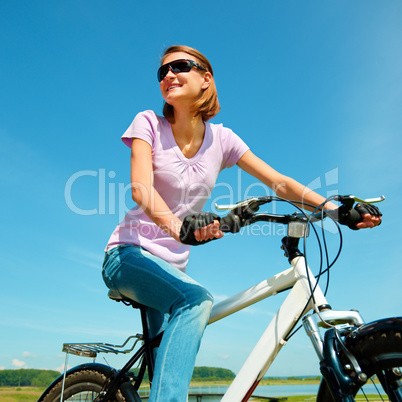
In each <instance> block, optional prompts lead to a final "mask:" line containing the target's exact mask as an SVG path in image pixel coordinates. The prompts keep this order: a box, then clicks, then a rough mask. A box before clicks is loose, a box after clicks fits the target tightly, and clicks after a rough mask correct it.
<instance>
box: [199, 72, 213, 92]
mask: <svg viewBox="0 0 402 402" xmlns="http://www.w3.org/2000/svg"><path fill="white" fill-rule="evenodd" d="M211 81H212V74H211V73H210V72H209V71H207V72H205V73H204V82H203V84H202V85H201V88H202V89H203V90H205V89H207V88H208V87H209V86H210V85H211Z"/></svg>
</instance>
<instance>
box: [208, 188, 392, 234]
mask: <svg viewBox="0 0 402 402" xmlns="http://www.w3.org/2000/svg"><path fill="white" fill-rule="evenodd" d="M333 199H334V200H335V201H339V202H340V203H341V206H340V207H339V208H338V209H336V210H322V211H318V212H315V213H295V214H292V215H278V214H270V213H261V214H256V212H257V211H258V210H259V208H260V206H261V205H264V204H267V203H269V202H271V201H274V200H281V201H286V200H283V199H280V198H278V197H274V196H263V197H253V198H250V199H248V200H244V201H241V202H239V203H237V204H235V205H221V206H219V205H217V204H215V207H216V209H217V210H227V209H230V210H231V212H230V213H229V214H228V215H226V216H225V217H223V218H221V220H220V229H221V230H222V231H223V232H231V233H237V232H238V231H239V230H240V229H241V228H242V227H244V226H247V225H250V224H252V223H255V222H260V221H263V222H273V223H281V224H286V225H289V224H293V223H294V224H297V223H299V224H302V225H303V224H304V225H307V224H308V223H309V222H317V221H320V220H323V219H324V218H326V217H327V216H329V217H331V218H332V219H334V220H335V221H338V222H339V223H341V224H344V225H347V226H349V227H350V228H351V229H356V224H357V223H359V222H361V221H362V217H361V215H360V213H359V212H358V211H357V210H356V209H354V208H353V204H354V203H355V201H357V202H362V203H364V204H372V203H376V202H381V201H383V200H384V199H385V197H384V196H381V197H378V198H371V199H366V200H362V199H360V198H357V197H355V196H352V195H347V196H335V197H333ZM291 203H292V202H291Z"/></svg>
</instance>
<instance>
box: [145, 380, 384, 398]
mask: <svg viewBox="0 0 402 402" xmlns="http://www.w3.org/2000/svg"><path fill="white" fill-rule="evenodd" d="M318 387H319V384H306V385H260V386H258V387H257V388H256V390H255V391H254V394H253V395H255V396H268V397H287V396H292V395H317V392H318ZM227 389H228V386H227V385H212V386H202V387H191V388H190V394H191V393H197V394H203V397H202V399H201V401H202V402H219V401H220V400H221V398H222V397H221V396H212V395H211V396H207V395H205V394H220V395H223V394H224V393H225V392H226V391H227ZM364 390H365V392H366V393H367V394H376V393H377V391H376V389H375V387H374V385H372V384H368V385H366V386H365V388H364ZM204 395H205V396H204ZM140 396H141V398H142V397H143V396H145V394H143V395H141V393H140ZM145 400H146V399H145ZM195 401H197V398H196V397H195V396H190V397H189V402H195Z"/></svg>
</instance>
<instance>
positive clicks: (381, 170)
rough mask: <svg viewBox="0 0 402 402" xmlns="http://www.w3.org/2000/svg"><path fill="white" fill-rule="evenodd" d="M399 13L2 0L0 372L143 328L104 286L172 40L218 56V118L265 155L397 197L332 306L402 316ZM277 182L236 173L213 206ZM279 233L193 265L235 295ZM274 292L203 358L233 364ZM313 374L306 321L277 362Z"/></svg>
mask: <svg viewBox="0 0 402 402" xmlns="http://www.w3.org/2000/svg"><path fill="white" fill-rule="evenodd" d="M401 19H402V4H401V2H400V1H397V0H385V1H382V2H378V1H373V0H369V1H360V0H357V1H353V2H351V1H346V0H338V1H336V2H335V1H318V0H305V1H303V2H300V1H281V2H280V1H272V0H268V1H254V0H251V1H249V2H247V4H246V3H245V2H240V1H236V0H235V1H233V0H232V1H217V2H212V1H205V2H202V3H194V2H190V1H186V2H183V1H176V2H165V1H164V2H162V1H149V2H137V1H120V2H109V1H76V0H69V1H66V0H60V1H40V2H39V1H36V2H32V1H22V0H21V1H2V2H1V3H0V35H1V36H0V60H1V61H0V88H1V91H0V96H1V108H0V139H1V147H0V161H1V167H2V174H1V176H0V183H1V193H2V196H1V199H0V205H1V222H2V225H1V226H2V230H1V233H0V239H1V245H2V247H1V249H2V261H1V264H0V269H1V282H0V284H1V285H0V286H1V292H0V306H1V307H0V308H1V310H0V317H1V319H0V345H1V346H0V367H1V368H6V369H9V368H20V367H28V368H48V369H57V368H60V367H62V365H63V362H64V357H63V355H62V353H61V345H62V343H63V342H95V341H106V342H110V343H117V344H118V343H121V342H122V341H123V340H124V339H125V337H126V336H128V335H130V334H132V333H137V332H139V320H138V317H137V314H136V313H134V312H132V311H130V310H129V309H128V308H126V307H124V306H122V305H120V304H117V303H114V302H112V301H109V300H108V298H107V297H106V294H107V289H106V287H105V285H104V284H103V281H102V279H101V273H100V267H101V263H102V259H103V249H104V246H105V244H106V242H107V240H108V238H109V236H110V233H111V232H112V230H113V229H114V227H115V225H116V224H117V223H118V221H119V219H120V216H121V214H123V213H124V211H125V208H129V207H130V206H132V203H131V201H130V194H129V192H128V191H127V184H128V182H129V174H130V172H129V156H130V155H129V149H128V148H126V147H125V146H124V145H123V143H122V142H121V140H120V136H121V135H122V133H123V132H124V131H125V129H126V128H127V127H128V125H129V124H130V123H131V121H132V119H133V118H134V116H135V114H136V113H138V112H140V111H142V110H145V109H153V110H155V111H157V112H158V113H161V108H162V98H161V96H160V93H159V86H158V83H157V80H156V70H157V68H158V64H159V58H160V55H161V54H162V52H163V50H164V49H165V48H166V47H167V46H169V45H173V44H186V45H189V46H192V47H195V48H197V49H199V50H200V51H201V52H203V53H204V54H206V56H207V57H208V58H209V59H210V61H211V63H212V65H213V67H214V72H215V78H216V83H217V88H218V94H219V99H220V103H221V106H222V110H221V112H220V113H219V114H218V116H217V117H216V118H215V119H214V122H216V123H223V124H224V125H225V126H228V127H230V128H232V129H233V130H234V131H235V132H236V133H237V134H239V135H240V136H241V137H242V138H243V139H244V141H245V142H246V143H247V144H248V145H249V146H250V147H251V149H252V150H253V151H254V152H255V153H256V154H257V155H258V156H260V157H261V158H263V159H264V160H265V161H266V162H267V163H269V164H270V165H272V166H273V167H274V168H276V169H277V170H279V171H280V172H282V173H284V174H286V175H289V176H291V177H293V178H295V179H296V180H298V181H300V182H302V183H303V184H306V185H310V186H311V187H313V188H314V189H316V190H317V191H318V192H320V193H321V194H322V195H324V196H325V195H327V194H331V193H332V192H334V191H337V192H339V193H341V194H350V193H352V194H355V195H358V196H360V197H374V196H379V195H382V194H384V195H385V196H386V197H387V199H386V201H385V202H384V203H383V204H382V205H381V209H382V211H383V213H384V222H383V224H382V226H380V228H378V229H376V230H373V231H371V230H367V231H359V232H352V231H350V230H346V229H345V230H344V242H345V244H344V251H343V253H342V255H341V258H340V260H339V262H338V263H337V265H336V266H335V268H334V269H333V271H332V274H331V287H330V290H329V294H328V301H329V302H330V304H331V305H332V306H333V307H334V308H336V309H350V308H356V309H359V310H360V311H361V313H362V314H363V316H364V318H365V319H366V320H367V321H371V320H374V319H376V318H379V317H384V316H392V315H401V310H402V302H401V300H402V298H401V291H400V288H401V279H402V275H401V269H400V267H399V264H398V262H397V261H398V259H397V257H398V251H399V250H398V249H399V245H400V242H401V240H402V235H401V227H402V220H401V217H400V213H399V210H400V197H401V195H402V194H401V179H400V177H401V174H402V171H401V167H400V166H401V164H400V159H401V156H400V149H401V145H402V141H401V130H402V113H401V110H402V53H401V51H400V50H401V49H400V44H401V43H402V26H401V24H400V21H401ZM69 188H71V191H69V190H68V189H69ZM66 189H67V191H66ZM266 193H270V190H269V189H267V188H264V187H263V186H260V185H257V184H256V182H255V180H254V179H252V178H250V177H247V175H246V174H245V173H241V172H240V171H239V170H238V169H237V168H232V169H229V170H226V171H224V172H222V174H221V176H220V178H219V183H218V186H217V188H216V191H214V193H213V194H212V197H211V200H212V201H211V202H214V201H215V200H217V199H219V200H220V201H221V202H224V203H227V202H228V201H229V200H230V201H237V200H239V199H242V198H245V197H247V196H251V195H261V194H266ZM211 202H208V203H207V207H206V209H212V205H211ZM265 233H267V232H265ZM280 235H281V233H280V228H275V229H274V228H272V232H270V233H267V235H265V236H259V235H257V234H256V233H250V232H246V233H242V234H238V235H236V236H227V237H225V238H224V239H223V240H220V241H219V242H218V241H216V242H214V243H211V244H209V245H208V246H204V247H197V248H194V250H193V253H192V257H191V260H190V264H189V267H188V273H189V274H190V275H191V276H193V277H194V278H196V280H198V281H199V282H201V283H202V284H203V285H204V286H206V287H207V288H208V289H209V290H210V291H211V292H212V293H213V294H214V295H215V297H216V299H217V300H221V299H222V298H224V297H225V296H231V295H233V294H235V293H237V292H239V291H241V290H243V289H245V288H247V287H250V286H252V285H254V284H256V283H258V282H260V281H262V280H264V279H266V278H268V277H270V276H272V275H273V274H275V273H277V272H278V271H280V270H283V269H286V268H287V267H288V263H287V261H286V259H285V258H283V256H282V251H281V250H280V248H279V247H280V238H281V236H280ZM328 241H329V244H330V246H332V247H331V252H332V253H333V255H334V254H335V252H336V238H335V236H332V235H331V233H329V240H328ZM310 243H311V246H310V247H311V248H309V250H310V253H309V261H310V264H311V268H312V270H313V271H314V270H316V269H317V264H316V260H315V259H314V250H316V246H315V245H314V244H315V243H314V240H313V239H312V238H311V240H310V242H309V243H308V244H310ZM281 297H282V296H277V297H275V298H273V299H272V300H271V299H270V300H268V301H264V302H263V303H261V304H260V305H256V306H253V307H252V308H250V309H248V310H246V311H244V312H241V313H239V314H237V315H235V316H233V317H230V318H228V319H226V320H224V321H222V322H220V323H216V324H213V325H212V326H211V327H209V328H208V329H207V332H206V335H205V338H204V342H203V345H202V347H201V350H200V353H199V357H198V361H197V365H209V366H220V367H226V368H229V369H232V370H233V371H238V370H239V369H240V367H241V364H242V362H243V361H244V359H245V358H246V356H247V355H248V353H249V352H250V350H251V348H252V346H253V344H255V343H256V341H257V339H258V338H259V336H260V335H261V334H262V332H263V330H264V328H265V326H266V325H267V323H268V321H269V320H270V318H271V317H272V315H273V313H274V311H275V310H276V308H277V307H278V304H279V302H280V301H281V300H282V299H281ZM107 359H108V361H109V363H110V364H112V365H116V366H118V365H120V364H121V362H122V361H121V360H120V359H118V358H112V357H107ZM78 362H83V360H82V358H77V359H76V360H75V359H71V360H70V364H76V363H78ZM318 372H319V371H318V365H317V363H316V361H315V359H314V351H313V349H312V348H311V346H310V345H309V340H308V339H307V338H306V337H305V335H304V334H303V333H302V332H301V331H300V332H299V333H298V334H297V335H296V336H295V337H294V338H292V340H291V341H290V342H289V344H288V345H287V346H286V347H285V348H284V349H283V350H282V351H281V353H280V355H279V357H278V360H277V361H276V362H275V363H274V365H273V366H272V369H271V371H270V372H269V373H268V375H280V376H282V375H284V376H286V375H310V374H318Z"/></svg>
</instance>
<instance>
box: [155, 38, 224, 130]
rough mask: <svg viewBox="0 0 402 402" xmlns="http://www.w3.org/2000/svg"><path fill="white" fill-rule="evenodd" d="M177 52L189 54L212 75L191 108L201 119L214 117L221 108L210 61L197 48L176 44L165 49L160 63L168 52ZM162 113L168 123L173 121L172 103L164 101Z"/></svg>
mask: <svg viewBox="0 0 402 402" xmlns="http://www.w3.org/2000/svg"><path fill="white" fill-rule="evenodd" d="M177 52H182V53H187V54H189V55H190V56H193V57H194V58H195V59H196V60H197V62H199V63H200V64H201V65H202V66H203V67H205V68H206V69H207V70H208V71H209V72H210V73H211V75H212V79H211V83H210V85H209V86H208V88H207V89H205V90H204V92H203V93H202V95H201V96H200V98H199V99H197V101H196V102H195V103H194V105H193V108H192V110H193V112H195V115H196V116H198V115H201V117H202V120H204V121H207V120H209V119H211V118H212V117H214V116H215V115H217V114H218V112H219V110H220V109H221V107H220V106H219V101H218V93H217V91H216V86H215V80H214V72H213V70H212V66H211V63H210V62H209V61H208V59H207V58H206V57H205V56H204V55H203V54H202V53H200V52H199V51H198V50H196V49H193V48H191V47H189V46H179V45H176V46H170V47H169V48H167V49H166V50H165V52H164V54H163V57H162V60H161V65H162V64H163V61H164V60H165V58H166V56H167V55H168V54H171V53H177ZM163 115H164V116H165V117H166V119H167V120H168V121H169V122H170V123H174V109H173V106H172V105H169V104H168V103H166V102H165V103H164V105H163Z"/></svg>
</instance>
